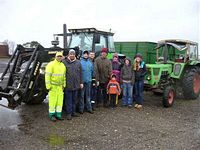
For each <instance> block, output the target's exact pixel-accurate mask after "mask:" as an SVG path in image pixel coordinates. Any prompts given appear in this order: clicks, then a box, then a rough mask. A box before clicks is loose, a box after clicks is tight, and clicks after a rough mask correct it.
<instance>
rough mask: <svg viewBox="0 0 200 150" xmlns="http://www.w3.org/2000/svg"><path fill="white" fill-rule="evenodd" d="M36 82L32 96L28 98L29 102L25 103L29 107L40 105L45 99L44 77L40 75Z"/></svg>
mask: <svg viewBox="0 0 200 150" xmlns="http://www.w3.org/2000/svg"><path fill="white" fill-rule="evenodd" d="M37 81H38V82H37V84H36V85H35V87H34V89H33V94H32V96H31V98H29V100H28V101H26V102H25V103H26V104H30V105H33V104H40V103H42V102H43V101H44V100H45V98H46V95H47V91H46V88H45V81H44V76H43V75H40V76H39V78H38V80H37Z"/></svg>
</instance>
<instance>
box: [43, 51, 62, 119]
mask: <svg viewBox="0 0 200 150" xmlns="http://www.w3.org/2000/svg"><path fill="white" fill-rule="evenodd" d="M62 58H63V54H62V52H57V53H56V57H55V60H54V61H51V62H49V63H48V64H47V66H46V69H45V84H46V88H47V90H49V93H48V95H49V118H50V120H51V121H56V120H63V118H62V107H63V94H64V93H63V89H64V88H65V86H66V76H65V74H66V67H65V65H64V64H63V63H62V62H61V61H62Z"/></svg>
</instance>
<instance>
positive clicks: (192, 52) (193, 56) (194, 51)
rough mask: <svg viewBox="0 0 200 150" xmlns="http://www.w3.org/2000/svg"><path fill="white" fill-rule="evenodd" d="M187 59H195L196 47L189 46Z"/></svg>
mask: <svg viewBox="0 0 200 150" xmlns="http://www.w3.org/2000/svg"><path fill="white" fill-rule="evenodd" d="M189 52H190V53H189V57H190V59H197V46H196V45H190V51H189Z"/></svg>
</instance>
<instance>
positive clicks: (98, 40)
mask: <svg viewBox="0 0 200 150" xmlns="http://www.w3.org/2000/svg"><path fill="white" fill-rule="evenodd" d="M94 43H95V44H99V43H100V35H99V34H95V35H94Z"/></svg>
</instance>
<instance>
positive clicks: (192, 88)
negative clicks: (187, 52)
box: [182, 67, 200, 99]
mask: <svg viewBox="0 0 200 150" xmlns="http://www.w3.org/2000/svg"><path fill="white" fill-rule="evenodd" d="M182 85H183V95H184V98H185V99H197V98H198V97H199V94H200V68H199V67H194V68H189V69H187V70H186V72H185V74H184V76H183V79H182Z"/></svg>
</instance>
